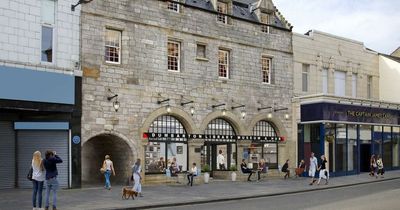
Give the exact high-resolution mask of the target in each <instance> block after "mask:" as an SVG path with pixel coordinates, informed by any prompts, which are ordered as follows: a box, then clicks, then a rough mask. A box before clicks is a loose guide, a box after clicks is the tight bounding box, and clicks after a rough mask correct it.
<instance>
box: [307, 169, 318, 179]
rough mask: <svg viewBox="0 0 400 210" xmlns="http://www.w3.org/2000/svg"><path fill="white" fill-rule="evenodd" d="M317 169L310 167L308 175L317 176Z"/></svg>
mask: <svg viewBox="0 0 400 210" xmlns="http://www.w3.org/2000/svg"><path fill="white" fill-rule="evenodd" d="M315 171H316V170H315V169H310V170H309V171H308V176H310V177H313V178H314V177H315Z"/></svg>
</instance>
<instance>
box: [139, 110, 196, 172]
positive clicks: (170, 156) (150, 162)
mask: <svg viewBox="0 0 400 210" xmlns="http://www.w3.org/2000/svg"><path fill="white" fill-rule="evenodd" d="M149 133H158V134H169V135H162V136H163V137H149V143H148V144H147V145H146V148H145V173H146V174H157V173H164V172H165V167H168V166H169V165H170V164H171V163H172V162H173V160H174V159H176V165H177V166H178V167H179V168H180V170H181V171H187V167H188V166H187V162H188V154H187V151H188V150H187V138H186V137H182V136H180V135H177V136H175V135H170V134H186V130H185V128H184V127H183V125H182V124H181V123H180V122H179V120H177V119H176V118H175V117H173V116H170V115H163V116H160V117H158V118H157V119H156V120H155V121H154V122H153V123H152V124H151V125H150V128H149ZM165 136H167V137H165Z"/></svg>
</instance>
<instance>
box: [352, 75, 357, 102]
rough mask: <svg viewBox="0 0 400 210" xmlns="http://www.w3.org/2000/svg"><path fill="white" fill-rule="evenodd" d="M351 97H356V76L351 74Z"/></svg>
mask: <svg viewBox="0 0 400 210" xmlns="http://www.w3.org/2000/svg"><path fill="white" fill-rule="evenodd" d="M351 86H352V88H351V96H352V97H354V98H355V97H357V74H355V73H353V74H352V75H351Z"/></svg>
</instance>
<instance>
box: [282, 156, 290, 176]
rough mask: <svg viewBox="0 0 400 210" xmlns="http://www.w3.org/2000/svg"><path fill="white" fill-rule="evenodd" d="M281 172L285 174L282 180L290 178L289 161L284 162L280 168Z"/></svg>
mask: <svg viewBox="0 0 400 210" xmlns="http://www.w3.org/2000/svg"><path fill="white" fill-rule="evenodd" d="M282 172H284V173H285V176H284V179H286V178H290V170H289V159H287V160H286V162H285V164H283V166H282Z"/></svg>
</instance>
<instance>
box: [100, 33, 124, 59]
mask: <svg viewBox="0 0 400 210" xmlns="http://www.w3.org/2000/svg"><path fill="white" fill-rule="evenodd" d="M108 31H114V32H118V34H119V38H118V45H119V46H113V45H107V32H108ZM121 44H122V31H120V30H117V29H111V28H106V36H105V40H104V48H105V49H106V48H107V47H109V48H116V49H117V52H118V62H115V61H110V60H107V56H106V54H104V60H105V62H106V63H111V64H121V58H122V55H121ZM104 53H106V51H105V52H104Z"/></svg>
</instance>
